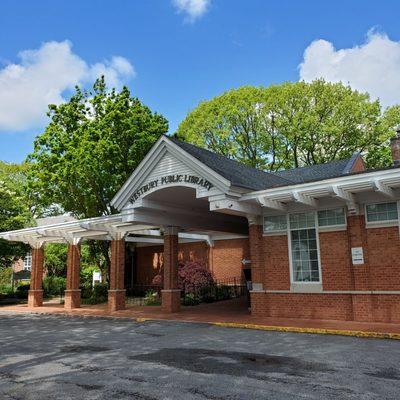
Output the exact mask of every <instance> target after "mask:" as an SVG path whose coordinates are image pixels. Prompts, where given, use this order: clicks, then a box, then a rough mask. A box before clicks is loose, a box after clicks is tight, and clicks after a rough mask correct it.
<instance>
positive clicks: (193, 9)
mask: <svg viewBox="0 0 400 400" xmlns="http://www.w3.org/2000/svg"><path fill="white" fill-rule="evenodd" d="M210 2H211V0H172V4H173V5H174V6H175V8H176V9H177V11H178V13H184V14H185V15H186V18H185V20H186V21H187V22H194V21H195V20H196V19H198V18H200V17H201V16H203V15H204V14H205V13H206V12H207V10H208V7H209V6H210Z"/></svg>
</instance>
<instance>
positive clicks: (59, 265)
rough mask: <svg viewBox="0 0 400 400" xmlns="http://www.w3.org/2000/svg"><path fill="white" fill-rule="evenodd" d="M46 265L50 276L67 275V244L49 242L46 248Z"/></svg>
mask: <svg viewBox="0 0 400 400" xmlns="http://www.w3.org/2000/svg"><path fill="white" fill-rule="evenodd" d="M44 267H45V269H46V271H47V274H48V275H49V276H64V277H65V276H66V274H67V245H66V244H64V243H48V244H46V246H45V248H44Z"/></svg>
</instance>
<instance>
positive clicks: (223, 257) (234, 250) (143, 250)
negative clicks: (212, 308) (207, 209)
mask: <svg viewBox="0 0 400 400" xmlns="http://www.w3.org/2000/svg"><path fill="white" fill-rule="evenodd" d="M136 251H137V258H136V263H137V282H138V283H143V284H150V283H151V281H152V280H153V278H154V276H156V275H157V274H158V273H159V271H160V269H161V267H162V265H163V262H164V257H163V251H164V249H163V246H146V247H138V248H137V249H136ZM243 258H249V245H248V239H247V238H243V239H230V240H217V241H215V242H214V247H212V248H211V249H210V248H209V247H208V245H207V244H206V243H205V242H194V243H180V244H179V254H178V259H179V261H183V262H184V261H200V262H203V263H204V264H205V265H206V266H207V268H208V269H209V270H210V271H211V272H212V273H213V275H214V278H215V279H222V280H223V279H228V278H234V277H239V276H241V273H242V262H241V261H242V259H243Z"/></svg>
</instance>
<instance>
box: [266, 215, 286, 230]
mask: <svg viewBox="0 0 400 400" xmlns="http://www.w3.org/2000/svg"><path fill="white" fill-rule="evenodd" d="M287 215H288V214H287V213H286V214H273V215H263V216H262V222H263V236H279V235H286V234H287V228H288V226H287V224H288V219H287ZM268 217H285V218H286V228H284V229H274V230H270V231H267V230H265V218H268Z"/></svg>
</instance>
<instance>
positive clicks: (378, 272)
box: [251, 215, 400, 323]
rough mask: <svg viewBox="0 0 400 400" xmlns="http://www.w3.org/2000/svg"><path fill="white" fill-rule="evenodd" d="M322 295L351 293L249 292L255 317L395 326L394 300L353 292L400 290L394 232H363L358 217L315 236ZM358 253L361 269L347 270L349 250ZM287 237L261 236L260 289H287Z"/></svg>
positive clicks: (399, 247)
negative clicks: (360, 250) (345, 227)
mask: <svg viewBox="0 0 400 400" xmlns="http://www.w3.org/2000/svg"><path fill="white" fill-rule="evenodd" d="M319 241H320V255H321V269H322V282H323V290H324V291H353V293H348V294H347V293H336V294H335V293H326V294H324V293H307V294H304V293H264V292H261V293H252V295H251V296H252V313H253V314H254V315H257V316H269V317H286V318H319V319H339V320H357V321H376V322H396V323H398V322H400V295H398V294H356V293H354V291H356V290H363V291H369V290H374V291H390V290H393V291H394V290H396V291H400V257H399V255H400V239H399V229H398V227H397V226H396V227H387V228H373V229H371V228H370V229H366V227H365V220H364V216H361V215H360V216H352V217H349V218H348V230H347V231H336V232H320V234H319ZM358 246H362V247H363V249H364V260H365V263H364V264H363V265H352V262H351V247H358ZM287 253H288V250H287V237H286V236H270V237H264V242H263V254H264V257H263V263H264V264H263V266H264V270H265V281H264V289H266V290H288V289H289V288H290V285H288V283H287V282H288V279H289V275H288V273H289V272H288V271H289V260H288V258H287Z"/></svg>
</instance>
